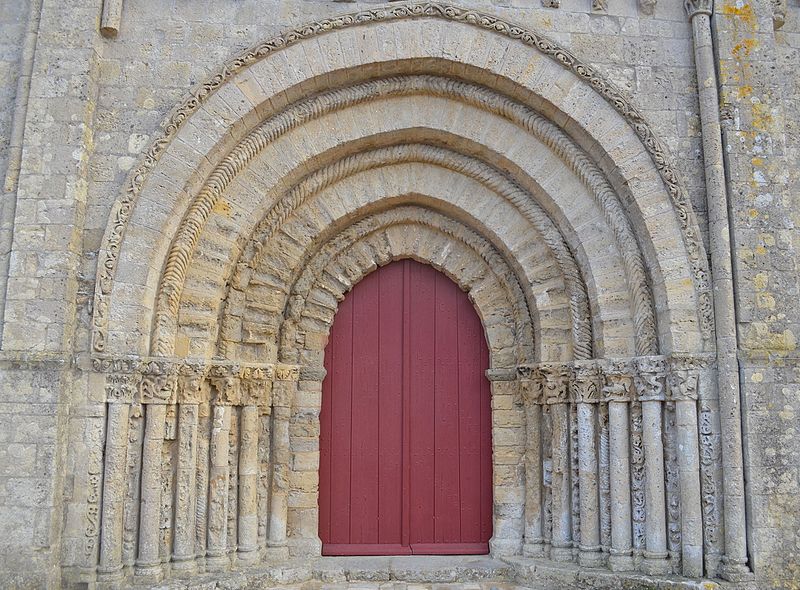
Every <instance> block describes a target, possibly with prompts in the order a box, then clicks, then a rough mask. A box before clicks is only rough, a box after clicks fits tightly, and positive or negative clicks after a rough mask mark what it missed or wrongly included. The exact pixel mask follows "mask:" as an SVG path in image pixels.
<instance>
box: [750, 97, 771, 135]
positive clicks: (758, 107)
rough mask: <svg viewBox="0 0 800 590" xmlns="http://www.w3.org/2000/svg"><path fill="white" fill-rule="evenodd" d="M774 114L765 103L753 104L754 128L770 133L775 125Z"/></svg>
mask: <svg viewBox="0 0 800 590" xmlns="http://www.w3.org/2000/svg"><path fill="white" fill-rule="evenodd" d="M773 122H774V121H773V118H772V113H771V112H770V110H769V107H768V106H767V105H765V104H763V103H760V102H756V103H753V127H754V128H755V129H761V130H763V131H769V130H770V128H771V127H772V124H773Z"/></svg>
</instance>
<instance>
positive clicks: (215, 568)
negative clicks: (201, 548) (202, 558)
mask: <svg viewBox="0 0 800 590" xmlns="http://www.w3.org/2000/svg"><path fill="white" fill-rule="evenodd" d="M230 565H231V560H230V559H229V558H228V555H227V554H225V553H223V554H222V555H208V554H207V555H206V571H207V572H224V571H225V570H227V569H228V568H229V567H230Z"/></svg>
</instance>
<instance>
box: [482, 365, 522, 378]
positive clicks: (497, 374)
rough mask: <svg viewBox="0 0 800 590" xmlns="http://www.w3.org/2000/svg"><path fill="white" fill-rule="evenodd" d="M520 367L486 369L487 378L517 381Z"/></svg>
mask: <svg viewBox="0 0 800 590" xmlns="http://www.w3.org/2000/svg"><path fill="white" fill-rule="evenodd" d="M518 373H519V367H517V368H515V367H508V368H506V367H494V368H491V369H486V378H487V379H488V380H489V381H515V380H516V378H517V374H518Z"/></svg>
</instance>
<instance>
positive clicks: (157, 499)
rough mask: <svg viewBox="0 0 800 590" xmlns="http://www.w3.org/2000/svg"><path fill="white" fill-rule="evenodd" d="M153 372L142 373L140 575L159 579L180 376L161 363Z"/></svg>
mask: <svg viewBox="0 0 800 590" xmlns="http://www.w3.org/2000/svg"><path fill="white" fill-rule="evenodd" d="M148 370H150V371H153V374H146V375H144V376H143V377H142V385H141V396H142V403H143V404H145V405H144V408H145V429H144V445H143V447H142V484H141V485H142V490H141V497H140V509H139V553H138V557H137V560H136V570H135V573H136V575H137V576H140V577H142V578H145V579H147V580H148V581H152V580H155V581H158V580H160V579H161V576H162V574H163V571H162V568H161V557H160V555H159V543H160V540H161V539H160V537H161V455H162V452H163V448H164V430H165V421H166V416H167V404H169V403H174V402H175V392H176V389H177V377H176V376H175V375H170V374H164V373H165V370H164V369H163V368H160V367H156V366H153V367H149V368H148Z"/></svg>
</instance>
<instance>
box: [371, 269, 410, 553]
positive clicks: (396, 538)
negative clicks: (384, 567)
mask: <svg viewBox="0 0 800 590" xmlns="http://www.w3.org/2000/svg"><path fill="white" fill-rule="evenodd" d="M375 274H376V275H378V277H379V286H378V315H379V317H378V348H377V353H378V373H379V374H378V377H379V380H378V389H379V397H378V543H392V544H401V543H402V542H403V539H402V502H403V481H402V469H403V419H402V418H403V275H404V265H403V264H389V265H388V266H386V267H384V268H382V269H380V270H379V271H377V272H376V273H375Z"/></svg>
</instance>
